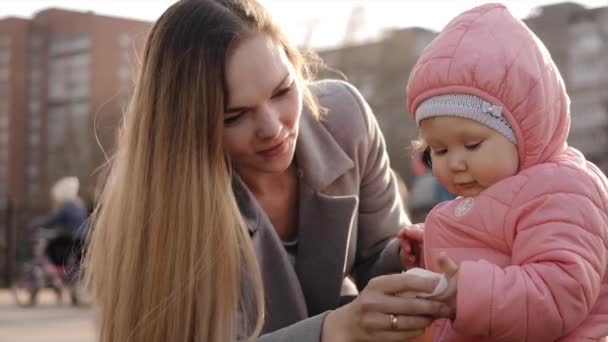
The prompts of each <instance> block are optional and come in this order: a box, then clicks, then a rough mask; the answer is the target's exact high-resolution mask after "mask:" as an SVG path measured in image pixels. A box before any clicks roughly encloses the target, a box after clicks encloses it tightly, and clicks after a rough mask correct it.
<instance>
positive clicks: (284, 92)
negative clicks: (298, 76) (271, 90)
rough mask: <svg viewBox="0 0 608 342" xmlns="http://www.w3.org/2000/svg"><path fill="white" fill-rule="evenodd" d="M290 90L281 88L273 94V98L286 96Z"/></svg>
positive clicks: (289, 88)
mask: <svg viewBox="0 0 608 342" xmlns="http://www.w3.org/2000/svg"><path fill="white" fill-rule="evenodd" d="M290 90H291V86H289V87H287V88H283V89H281V90H279V91H278V92H277V93H276V94H274V96H273V97H281V96H284V95H286V94H287V93H289V91H290Z"/></svg>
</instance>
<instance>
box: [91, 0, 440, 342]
mask: <svg viewBox="0 0 608 342" xmlns="http://www.w3.org/2000/svg"><path fill="white" fill-rule="evenodd" d="M308 70H309V69H308V65H307V63H306V61H305V60H304V58H303V56H302V55H301V54H300V53H299V52H298V51H297V50H296V49H294V48H293V46H292V45H291V44H290V43H289V42H288V41H287V40H286V39H285V37H284V36H283V34H282V33H281V31H280V30H279V29H278V28H277V26H275V24H274V23H273V22H272V20H271V18H270V17H269V16H268V14H267V13H266V11H265V10H264V8H263V7H261V6H260V5H259V4H258V3H257V2H255V1H252V0H249V1H248V0H239V1H237V0H182V1H180V2H178V3H176V4H175V5H173V6H171V7H170V8H169V9H168V10H167V11H166V12H165V13H164V14H163V15H162V16H161V18H160V19H159V20H158V21H157V22H156V24H155V25H154V27H153V28H152V31H151V33H150V35H149V37H148V41H147V44H146V48H145V53H144V55H143V59H142V66H141V70H140V73H139V78H138V81H137V86H136V89H135V94H134V96H133V99H132V101H131V104H130V107H129V110H128V113H127V115H126V118H125V126H124V131H123V132H122V137H121V141H120V144H119V148H118V152H117V155H116V157H115V160H114V162H113V169H112V171H111V175H110V178H109V181H108V184H107V185H106V187H105V190H104V193H103V195H102V199H101V204H100V205H101V206H100V208H99V210H98V211H97V215H96V224H95V228H94V229H93V233H92V235H91V243H90V249H89V253H88V255H87V263H86V266H87V267H86V271H87V275H88V277H89V283H90V285H91V287H92V290H93V294H94V297H95V298H96V300H97V302H98V304H99V309H100V327H101V341H232V340H235V339H245V338H250V337H255V336H257V335H258V334H259V333H260V332H263V333H264V335H263V336H262V337H261V338H260V339H261V340H264V341H286V340H292V341H321V340H324V341H340V340H348V341H351V340H358V341H367V340H376V341H403V340H404V339H407V338H410V337H413V336H416V335H419V334H421V332H422V330H423V329H424V328H425V327H426V326H427V325H428V324H429V323H430V318H429V316H431V315H444V316H445V315H446V314H447V313H448V312H447V306H445V305H444V304H441V303H439V302H434V301H430V300H422V299H403V298H399V297H396V296H393V295H394V294H395V293H398V292H403V291H407V290H417V291H432V289H433V288H434V283H433V282H432V281H428V280H425V279H420V278H416V277H412V276H404V275H401V274H393V275H387V276H381V277H376V276H378V275H382V274H386V273H390V272H399V271H401V263H400V257H399V243H398V241H397V240H395V239H394V236H395V235H396V233H397V231H398V230H399V228H400V227H401V226H403V225H404V224H406V223H407V222H408V221H409V220H408V218H407V216H406V215H405V214H404V212H403V208H402V204H401V201H400V199H399V193H398V188H397V184H396V182H395V178H394V176H393V174H392V173H391V171H390V165H389V162H388V156H387V153H386V150H385V146H384V140H383V138H382V135H381V133H380V130H379V129H378V126H377V123H376V121H375V119H374V116H373V114H372V113H371V111H370V109H369V107H368V105H367V104H366V103H365V102H364V101H363V99H362V98H361V96H360V95H359V93H358V92H357V91H356V90H355V89H354V88H352V86H350V85H348V84H346V83H343V82H336V81H325V82H312V81H311V80H310V73H309V72H308ZM347 125H348V128H346V127H345V126H347ZM404 252H408V251H407V250H406V251H404ZM348 276H350V277H348ZM374 277H376V278H374ZM372 278H374V279H372ZM351 279H353V280H354V281H353V280H351ZM370 279H372V281H370ZM368 282H369V285H367V284H368ZM366 285H367V286H366ZM364 288H365V289H364ZM262 289H263V290H264V293H265V296H264V297H265V298H263V296H262V291H263V290H262ZM358 290H362V292H361V294H359V296H358V297H356V299H354V300H353V301H352V302H350V303H348V304H346V305H344V306H342V307H340V308H338V307H339V305H340V304H342V303H343V302H344V301H343V300H342V299H343V298H352V297H347V295H356V294H357V292H358ZM264 314H265V315H264Z"/></svg>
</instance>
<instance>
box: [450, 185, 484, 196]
mask: <svg viewBox="0 0 608 342" xmlns="http://www.w3.org/2000/svg"><path fill="white" fill-rule="evenodd" d="M482 191H483V188H481V187H475V188H472V189H458V190H456V191H455V192H454V193H455V194H456V196H459V197H475V196H477V195H479V194H480V193H481V192H482Z"/></svg>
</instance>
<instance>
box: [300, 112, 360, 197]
mask: <svg viewBox="0 0 608 342" xmlns="http://www.w3.org/2000/svg"><path fill="white" fill-rule="evenodd" d="M323 120H324V118H323V117H321V118H320V119H317V118H315V117H314V116H313V115H312V113H311V112H310V110H308V108H305V109H304V110H303V111H302V116H301V117H300V132H299V136H298V143H297V145H296V154H295V160H296V164H297V166H298V170H299V172H300V177H301V178H302V179H303V180H304V181H305V182H306V183H307V184H308V185H309V186H310V187H312V189H313V190H315V191H318V192H322V191H323V190H324V189H325V188H327V187H328V186H329V185H330V184H331V183H333V182H334V181H335V180H336V179H338V178H339V177H340V176H342V175H343V174H345V173H346V171H348V170H350V169H351V168H353V167H354V165H355V163H354V162H353V160H352V159H351V158H350V157H349V156H348V155H347V154H346V152H344V150H343V149H342V147H341V146H340V145H339V144H338V142H337V141H336V139H335V138H334V136H333V135H332V134H331V133H330V132H329V131H328V130H327V128H326V127H325V125H323V123H322V121H323Z"/></svg>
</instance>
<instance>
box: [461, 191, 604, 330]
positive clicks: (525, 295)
mask: <svg viewBox="0 0 608 342" xmlns="http://www.w3.org/2000/svg"><path fill="white" fill-rule="evenodd" d="M515 208H517V209H515V212H514V213H513V215H512V217H513V220H514V222H516V223H517V224H516V225H514V226H515V227H516V228H515V231H514V232H513V233H514V238H513V240H512V241H513V243H512V263H513V265H512V266H508V267H506V268H500V267H498V266H496V265H493V264H490V263H488V262H486V261H484V260H479V261H465V262H463V263H461V265H460V271H459V277H458V294H457V312H456V319H455V321H454V322H453V324H454V328H455V329H456V330H457V331H458V332H460V333H465V334H467V335H470V336H480V337H485V338H489V339H491V340H493V341H553V340H555V339H557V338H558V337H560V336H564V335H566V334H567V333H568V332H570V331H572V330H573V329H575V328H576V327H577V326H578V325H579V324H580V323H581V322H582V321H583V320H584V319H585V318H586V317H587V315H588V314H589V312H590V311H591V309H592V307H593V305H594V304H595V302H596V301H597V299H598V295H599V291H600V284H601V280H602V279H603V277H604V272H605V269H606V262H607V249H606V216H605V213H603V211H602V210H601V209H600V208H597V207H596V206H595V204H594V203H593V202H592V201H591V200H590V199H589V198H587V197H584V196H581V195H577V194H572V193H553V194H546V195H543V196H539V197H537V198H535V199H533V200H531V201H529V203H526V204H524V205H520V206H515Z"/></svg>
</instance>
